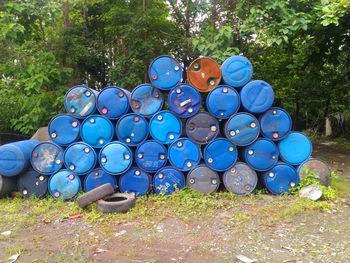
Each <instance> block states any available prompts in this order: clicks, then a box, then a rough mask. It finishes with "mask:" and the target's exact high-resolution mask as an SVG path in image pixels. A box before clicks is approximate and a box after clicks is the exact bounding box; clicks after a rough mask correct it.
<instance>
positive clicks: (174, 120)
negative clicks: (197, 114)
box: [149, 111, 182, 144]
mask: <svg viewBox="0 0 350 263" xmlns="http://www.w3.org/2000/svg"><path fill="white" fill-rule="evenodd" d="M149 130H150V133H151V135H152V137H153V139H154V140H156V141H158V142H160V143H164V144H169V143H172V142H173V141H175V140H176V139H177V138H179V137H180V136H181V133H182V122H181V120H180V119H179V118H178V117H176V116H175V115H174V114H173V113H171V112H170V111H160V112H158V113H156V114H155V115H154V116H153V117H152V118H151V120H150V122H149Z"/></svg>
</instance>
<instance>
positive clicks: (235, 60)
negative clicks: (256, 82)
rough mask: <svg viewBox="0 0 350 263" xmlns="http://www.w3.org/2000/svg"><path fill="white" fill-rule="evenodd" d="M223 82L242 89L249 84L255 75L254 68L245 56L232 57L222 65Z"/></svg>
mask: <svg viewBox="0 0 350 263" xmlns="http://www.w3.org/2000/svg"><path fill="white" fill-rule="evenodd" d="M221 71H222V79H223V81H224V82H225V83H226V84H228V85H230V86H233V87H235V88H241V87H243V86H244V85H245V84H247V83H248V82H249V81H250V79H251V78H252V75H253V66H252V64H251V63H250V61H249V60H248V59H247V58H246V57H243V56H232V57H229V58H228V59H226V60H225V61H224V63H223V64H222V65H221Z"/></svg>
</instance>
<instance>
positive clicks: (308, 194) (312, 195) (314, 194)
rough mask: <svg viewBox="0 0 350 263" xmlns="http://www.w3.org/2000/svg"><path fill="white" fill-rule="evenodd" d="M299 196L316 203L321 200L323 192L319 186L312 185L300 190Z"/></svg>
mask: <svg viewBox="0 0 350 263" xmlns="http://www.w3.org/2000/svg"><path fill="white" fill-rule="evenodd" d="M299 196H300V197H304V198H309V199H311V200H313V201H316V200H318V199H320V198H321V196H322V190H321V188H320V187H319V186H318V185H315V184H312V185H309V186H306V187H304V188H302V189H300V191H299Z"/></svg>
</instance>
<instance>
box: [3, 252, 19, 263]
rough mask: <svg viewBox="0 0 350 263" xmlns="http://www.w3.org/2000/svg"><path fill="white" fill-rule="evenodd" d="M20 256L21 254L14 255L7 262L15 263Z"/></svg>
mask: <svg viewBox="0 0 350 263" xmlns="http://www.w3.org/2000/svg"><path fill="white" fill-rule="evenodd" d="M18 258H19V254H15V255H12V256H11V257H10V258H9V259H8V261H7V262H6V263H13V262H15V261H16V260H17V259H18Z"/></svg>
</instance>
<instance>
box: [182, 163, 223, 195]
mask: <svg viewBox="0 0 350 263" xmlns="http://www.w3.org/2000/svg"><path fill="white" fill-rule="evenodd" d="M219 185H220V178H219V175H218V174H217V172H215V171H213V170H212V169H210V168H209V167H208V166H206V165H199V166H197V167H195V168H194V169H193V170H191V171H190V172H189V173H188V175H187V187H189V188H190V189H192V190H194V191H197V192H200V193H202V194H211V193H214V192H216V191H217V190H218V188H219Z"/></svg>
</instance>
